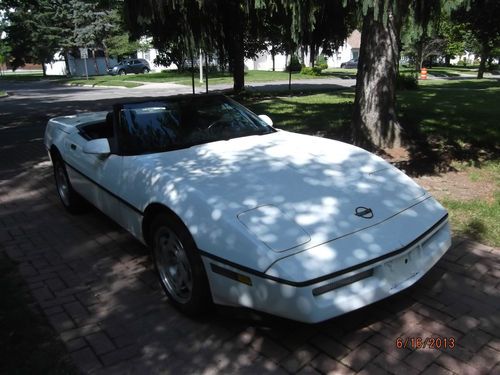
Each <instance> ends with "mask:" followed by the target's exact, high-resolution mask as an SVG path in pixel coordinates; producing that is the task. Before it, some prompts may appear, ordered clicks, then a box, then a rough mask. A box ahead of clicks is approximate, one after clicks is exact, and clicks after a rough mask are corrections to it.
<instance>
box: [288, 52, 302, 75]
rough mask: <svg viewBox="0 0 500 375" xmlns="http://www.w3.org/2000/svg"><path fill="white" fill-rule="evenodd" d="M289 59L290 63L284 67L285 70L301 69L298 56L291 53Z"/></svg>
mask: <svg viewBox="0 0 500 375" xmlns="http://www.w3.org/2000/svg"><path fill="white" fill-rule="evenodd" d="M290 60H291V61H290V63H289V64H288V65H287V67H286V71H287V72H289V71H292V72H300V69H302V65H301V64H300V61H299V58H298V57H297V56H295V55H293V56H292V58H291V59H290Z"/></svg>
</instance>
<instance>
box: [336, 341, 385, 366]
mask: <svg viewBox="0 0 500 375" xmlns="http://www.w3.org/2000/svg"><path fill="white" fill-rule="evenodd" d="M378 353H380V350H379V349H377V348H376V347H374V346H373V345H370V344H368V343H366V342H365V343H363V344H361V345H360V346H358V347H357V348H356V350H353V351H352V352H350V353H349V354H348V355H346V356H345V357H344V358H342V360H341V362H342V363H343V364H344V365H346V366H349V367H350V368H352V369H353V370H354V371H360V370H361V369H362V368H363V367H364V366H365V365H366V364H367V363H369V362H370V361H371V360H372V359H373V358H375V357H376V356H377V354H378Z"/></svg>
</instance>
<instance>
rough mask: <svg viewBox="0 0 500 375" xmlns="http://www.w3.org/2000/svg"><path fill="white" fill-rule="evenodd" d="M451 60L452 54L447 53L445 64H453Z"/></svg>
mask: <svg viewBox="0 0 500 375" xmlns="http://www.w3.org/2000/svg"><path fill="white" fill-rule="evenodd" d="M450 60H451V56H450V55H446V56H445V57H444V65H446V66H450V65H451V63H450Z"/></svg>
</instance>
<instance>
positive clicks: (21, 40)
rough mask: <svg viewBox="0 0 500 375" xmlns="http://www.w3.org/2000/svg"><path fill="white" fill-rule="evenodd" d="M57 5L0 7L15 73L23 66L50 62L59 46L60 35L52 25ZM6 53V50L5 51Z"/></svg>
mask: <svg viewBox="0 0 500 375" xmlns="http://www.w3.org/2000/svg"><path fill="white" fill-rule="evenodd" d="M56 8H57V2H55V1H50V0H37V1H20V0H4V1H2V3H1V5H0V10H2V11H3V17H4V32H5V35H6V36H5V39H4V40H3V42H2V43H3V44H4V45H5V46H8V50H9V60H10V64H11V66H12V68H13V69H14V70H15V69H17V68H19V67H21V66H24V65H25V64H26V63H38V64H42V66H43V72H44V75H45V66H44V65H43V64H44V63H50V62H52V61H53V58H54V54H55V53H56V52H57V51H58V49H59V46H60V44H61V33H60V30H59V28H58V27H57V26H55V25H54V17H53V14H55V12H56ZM4 49H5V48H4Z"/></svg>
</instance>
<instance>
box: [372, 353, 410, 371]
mask: <svg viewBox="0 0 500 375" xmlns="http://www.w3.org/2000/svg"><path fill="white" fill-rule="evenodd" d="M373 363H374V364H375V365H377V366H380V367H381V368H382V369H384V370H387V371H389V372H391V373H394V374H405V375H414V374H415V375H416V374H418V373H419V371H418V370H417V369H415V368H413V367H411V366H409V365H407V364H405V363H404V362H403V361H401V360H400V359H398V358H396V357H394V356H393V355H391V353H384V352H382V353H380V354H379V355H377V356H376V357H375V359H374V360H373Z"/></svg>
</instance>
